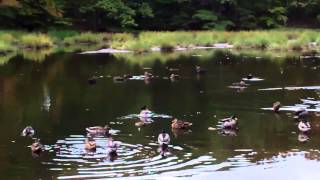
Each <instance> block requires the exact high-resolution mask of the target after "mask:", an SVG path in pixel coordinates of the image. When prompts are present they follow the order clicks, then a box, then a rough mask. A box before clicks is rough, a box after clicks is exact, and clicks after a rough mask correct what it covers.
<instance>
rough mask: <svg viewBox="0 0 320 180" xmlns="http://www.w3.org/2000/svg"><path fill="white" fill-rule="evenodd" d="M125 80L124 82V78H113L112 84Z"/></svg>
mask: <svg viewBox="0 0 320 180" xmlns="http://www.w3.org/2000/svg"><path fill="white" fill-rule="evenodd" d="M125 80H126V78H124V77H122V76H114V77H113V81H114V82H124V81H125Z"/></svg>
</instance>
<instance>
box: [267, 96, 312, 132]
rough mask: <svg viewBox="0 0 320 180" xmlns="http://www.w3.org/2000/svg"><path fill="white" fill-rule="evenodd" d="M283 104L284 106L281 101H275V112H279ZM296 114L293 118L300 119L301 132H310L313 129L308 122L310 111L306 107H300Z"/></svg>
mask: <svg viewBox="0 0 320 180" xmlns="http://www.w3.org/2000/svg"><path fill="white" fill-rule="evenodd" d="M281 106H282V105H281V103H280V102H279V101H277V102H275V103H273V106H272V110H273V111H274V112H275V113H279V112H280V108H281ZM294 114H295V116H294V117H293V118H294V119H297V120H298V121H299V123H298V129H299V130H300V132H302V133H307V132H309V131H310V130H311V125H310V123H309V122H308V115H309V113H308V111H307V110H306V109H304V108H300V109H298V110H297V111H296V112H295V113H294Z"/></svg>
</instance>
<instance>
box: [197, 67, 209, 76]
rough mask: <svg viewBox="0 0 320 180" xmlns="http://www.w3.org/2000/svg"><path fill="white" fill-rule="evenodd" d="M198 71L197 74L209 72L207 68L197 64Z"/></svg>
mask: <svg viewBox="0 0 320 180" xmlns="http://www.w3.org/2000/svg"><path fill="white" fill-rule="evenodd" d="M196 72H197V74H204V73H206V72H207V70H205V69H203V68H201V67H200V66H196Z"/></svg>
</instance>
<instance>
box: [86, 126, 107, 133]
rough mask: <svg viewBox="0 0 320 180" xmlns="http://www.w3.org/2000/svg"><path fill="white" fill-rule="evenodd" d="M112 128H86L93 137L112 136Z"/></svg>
mask: <svg viewBox="0 0 320 180" xmlns="http://www.w3.org/2000/svg"><path fill="white" fill-rule="evenodd" d="M110 129H111V128H110V127H109V126H108V125H105V126H104V127H102V126H93V127H88V128H86V130H87V132H88V133H89V134H91V135H110V133H109V131H110Z"/></svg>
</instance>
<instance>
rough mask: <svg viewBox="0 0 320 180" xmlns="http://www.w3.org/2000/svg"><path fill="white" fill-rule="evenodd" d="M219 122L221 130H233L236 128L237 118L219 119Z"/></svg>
mask: <svg viewBox="0 0 320 180" xmlns="http://www.w3.org/2000/svg"><path fill="white" fill-rule="evenodd" d="M219 122H220V123H221V127H222V128H224V129H233V128H236V126H237V124H238V118H237V117H236V116H234V115H233V116H231V117H229V118H225V119H221V120H220V121H219Z"/></svg>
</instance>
